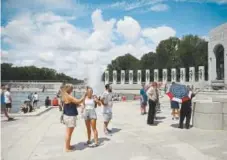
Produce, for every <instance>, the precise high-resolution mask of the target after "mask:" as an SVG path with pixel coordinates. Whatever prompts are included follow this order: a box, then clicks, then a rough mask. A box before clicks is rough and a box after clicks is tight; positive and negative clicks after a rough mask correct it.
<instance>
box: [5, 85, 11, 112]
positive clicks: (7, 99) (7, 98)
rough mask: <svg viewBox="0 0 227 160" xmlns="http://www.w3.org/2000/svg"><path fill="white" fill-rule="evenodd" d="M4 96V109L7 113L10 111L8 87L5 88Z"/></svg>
mask: <svg viewBox="0 0 227 160" xmlns="http://www.w3.org/2000/svg"><path fill="white" fill-rule="evenodd" d="M4 96H5V104H6V110H7V112H8V113H10V110H11V108H12V97H11V93H10V88H6V91H5V93H4Z"/></svg>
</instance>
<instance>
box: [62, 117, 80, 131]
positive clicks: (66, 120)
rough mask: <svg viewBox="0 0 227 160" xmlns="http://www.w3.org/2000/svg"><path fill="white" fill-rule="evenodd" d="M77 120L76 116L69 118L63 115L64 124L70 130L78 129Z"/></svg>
mask: <svg viewBox="0 0 227 160" xmlns="http://www.w3.org/2000/svg"><path fill="white" fill-rule="evenodd" d="M76 120H77V117H76V116H67V115H65V114H64V115H63V121H64V124H65V125H66V127H68V128H72V127H76Z"/></svg>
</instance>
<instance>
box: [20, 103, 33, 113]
mask: <svg viewBox="0 0 227 160" xmlns="http://www.w3.org/2000/svg"><path fill="white" fill-rule="evenodd" d="M20 108H21V112H23V113H28V112H32V106H31V105H30V103H29V101H28V100H25V101H24V103H23V104H22V105H21V107H20Z"/></svg>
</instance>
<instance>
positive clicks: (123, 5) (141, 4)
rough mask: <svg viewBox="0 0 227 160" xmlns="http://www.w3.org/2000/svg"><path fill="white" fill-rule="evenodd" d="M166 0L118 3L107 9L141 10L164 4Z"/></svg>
mask: <svg viewBox="0 0 227 160" xmlns="http://www.w3.org/2000/svg"><path fill="white" fill-rule="evenodd" d="M163 1H165V0H150V1H149V0H133V1H118V2H115V3H112V4H110V5H108V6H107V8H121V9H124V10H126V11H130V10H134V9H139V8H142V7H147V6H151V5H154V4H156V3H160V2H163Z"/></svg>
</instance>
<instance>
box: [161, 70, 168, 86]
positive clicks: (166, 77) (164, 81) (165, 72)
mask: <svg viewBox="0 0 227 160" xmlns="http://www.w3.org/2000/svg"><path fill="white" fill-rule="evenodd" d="M167 81H168V70H167V69H162V82H163V83H166V82H167Z"/></svg>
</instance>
